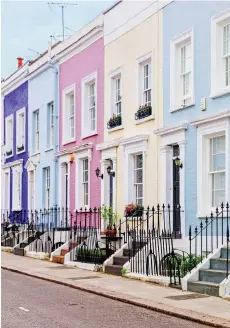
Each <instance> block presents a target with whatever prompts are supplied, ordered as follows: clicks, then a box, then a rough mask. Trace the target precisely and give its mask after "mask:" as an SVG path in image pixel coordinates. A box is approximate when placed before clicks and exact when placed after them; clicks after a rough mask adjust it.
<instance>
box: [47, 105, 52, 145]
mask: <svg viewBox="0 0 230 328" xmlns="http://www.w3.org/2000/svg"><path fill="white" fill-rule="evenodd" d="M51 109H52V110H51ZM47 134H48V135H49V142H48V149H53V147H54V102H53V101H51V102H50V103H49V104H48V126H47ZM47 141H48V140H47Z"/></svg>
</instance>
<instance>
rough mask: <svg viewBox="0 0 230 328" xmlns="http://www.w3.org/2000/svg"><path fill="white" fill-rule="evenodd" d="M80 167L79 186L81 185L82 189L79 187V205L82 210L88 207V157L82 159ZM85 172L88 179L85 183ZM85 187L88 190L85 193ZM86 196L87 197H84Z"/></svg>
mask: <svg viewBox="0 0 230 328" xmlns="http://www.w3.org/2000/svg"><path fill="white" fill-rule="evenodd" d="M85 161H87V165H88V168H87V170H86V169H85V164H84V163H85ZM81 162H82V163H81V166H82V170H81V173H82V180H81V184H82V187H81V204H82V208H88V207H89V159H88V157H86V158H83V159H82V160H81ZM85 172H87V175H88V179H87V181H85ZM85 186H87V188H88V192H87V193H86V192H85ZM86 195H87V196H86ZM85 197H87V203H88V204H85V199H86V198H85Z"/></svg>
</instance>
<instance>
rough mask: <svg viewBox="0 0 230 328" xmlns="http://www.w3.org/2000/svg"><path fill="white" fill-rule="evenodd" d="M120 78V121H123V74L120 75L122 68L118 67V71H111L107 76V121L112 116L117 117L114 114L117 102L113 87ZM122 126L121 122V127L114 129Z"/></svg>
mask: <svg viewBox="0 0 230 328" xmlns="http://www.w3.org/2000/svg"><path fill="white" fill-rule="evenodd" d="M118 78H120V97H121V100H120V102H121V118H122V121H123V117H124V115H123V74H122V68H121V67H119V68H118V69H116V70H114V71H112V72H111V73H110V74H109V99H108V100H109V104H108V109H109V110H108V120H109V119H110V118H111V117H112V116H113V114H115V115H117V112H116V104H117V100H116V95H115V93H116V89H115V86H116V84H115V83H116V82H115V81H116V80H117V79H118ZM122 125H123V122H122V124H121V126H119V127H115V128H114V129H117V128H121V127H122Z"/></svg>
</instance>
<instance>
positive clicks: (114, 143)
mask: <svg viewBox="0 0 230 328" xmlns="http://www.w3.org/2000/svg"><path fill="white" fill-rule="evenodd" d="M119 143H120V139H115V140H111V141H105V142H102V143H100V144H98V145H96V150H106V149H109V148H114V147H118V146H119Z"/></svg>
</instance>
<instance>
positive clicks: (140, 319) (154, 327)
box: [2, 270, 207, 328]
mask: <svg viewBox="0 0 230 328" xmlns="http://www.w3.org/2000/svg"><path fill="white" fill-rule="evenodd" d="M12 327H17V328H43V327H49V328H70V327H71V328H77V327H84V328H107V327H108V328H113V327H114V328H116V327H118V328H127V327H130V328H161V327H170V328H174V327H175V328H190V327H191V328H202V327H203V328H205V327H207V326H204V325H201V324H197V323H194V322H190V321H186V320H182V319H179V318H175V317H170V316H168V315H164V314H161V313H158V312H153V311H149V310H145V309H142V308H139V307H136V306H133V305H129V304H125V303H121V302H118V301H114V300H110V299H107V298H105V297H101V296H97V295H93V294H90V293H86V292H82V291H79V290H76V289H72V288H69V287H66V286H61V285H58V284H55V283H51V282H46V281H42V280H39V279H36V278H32V277H27V276H24V275H21V274H18V273H13V272H10V271H6V270H2V328H12Z"/></svg>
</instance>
